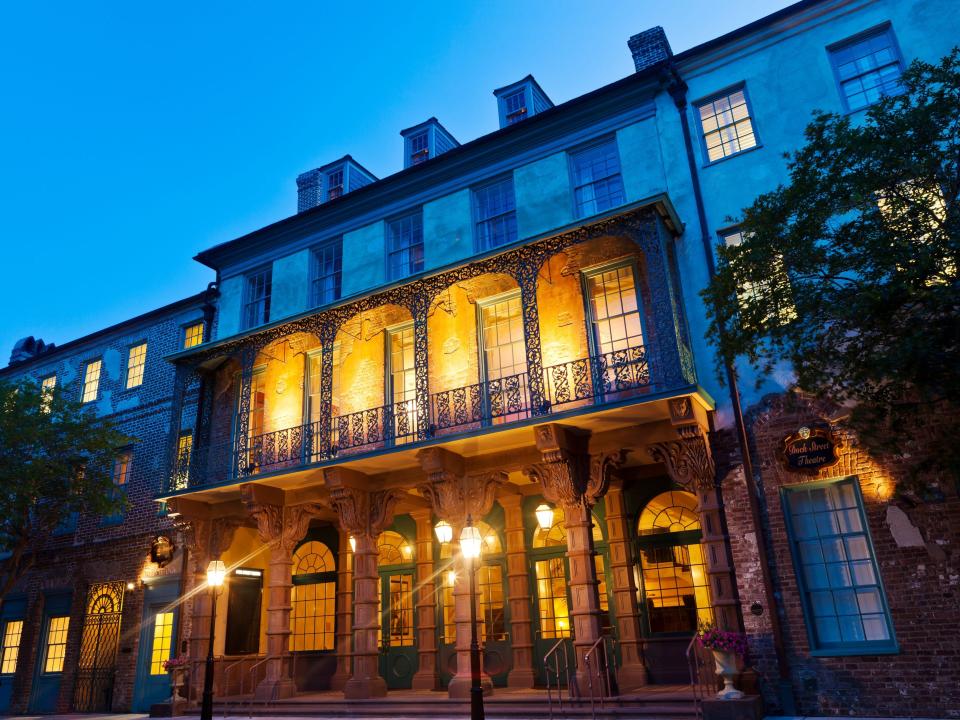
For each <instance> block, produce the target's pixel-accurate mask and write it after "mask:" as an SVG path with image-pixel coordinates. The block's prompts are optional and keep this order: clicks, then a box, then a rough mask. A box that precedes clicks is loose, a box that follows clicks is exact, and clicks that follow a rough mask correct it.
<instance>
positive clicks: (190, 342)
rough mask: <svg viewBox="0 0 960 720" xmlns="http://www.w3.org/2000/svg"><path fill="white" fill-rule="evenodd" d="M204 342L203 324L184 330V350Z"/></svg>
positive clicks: (188, 326) (199, 323)
mask: <svg viewBox="0 0 960 720" xmlns="http://www.w3.org/2000/svg"><path fill="white" fill-rule="evenodd" d="M202 342H203V323H202V322H198V323H194V324H193V325H187V327H185V328H184V329H183V349H184V350H186V349H187V348H192V347H196V346H197V345H199V344H201V343H202Z"/></svg>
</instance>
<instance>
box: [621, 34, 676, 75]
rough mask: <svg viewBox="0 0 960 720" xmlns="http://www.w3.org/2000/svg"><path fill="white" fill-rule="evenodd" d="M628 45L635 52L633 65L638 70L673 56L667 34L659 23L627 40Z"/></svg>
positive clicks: (640, 70)
mask: <svg viewBox="0 0 960 720" xmlns="http://www.w3.org/2000/svg"><path fill="white" fill-rule="evenodd" d="M627 47H629V48H630V52H631V53H632V54H633V65H634V67H636V69H637V72H642V71H643V70H646V69H647V68H649V67H652V66H654V65H656V64H657V63H661V62H663V61H664V60H668V59H669V58H671V57H673V50H671V49H670V42H669V41H668V40H667V34H666V33H665V32H664V31H663V28H662V27H660V26H659V25H657V26H656V27H652V28H650V29H649V30H644V31H643V32H641V33H637V34H636V35H634V36H633V37H632V38H630V39H629V40H627Z"/></svg>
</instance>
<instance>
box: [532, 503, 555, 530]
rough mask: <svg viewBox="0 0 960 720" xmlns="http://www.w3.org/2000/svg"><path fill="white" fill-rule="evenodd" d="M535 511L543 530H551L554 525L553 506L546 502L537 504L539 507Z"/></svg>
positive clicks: (538, 523)
mask: <svg viewBox="0 0 960 720" xmlns="http://www.w3.org/2000/svg"><path fill="white" fill-rule="evenodd" d="M534 513H535V514H536V516H537V525H539V526H540V529H541V530H549V529H550V528H552V527H553V508H552V507H550V506H549V505H547V504H546V503H540V504H539V505H537V509H536V510H534Z"/></svg>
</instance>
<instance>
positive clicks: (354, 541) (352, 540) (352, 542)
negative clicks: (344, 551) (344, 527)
mask: <svg viewBox="0 0 960 720" xmlns="http://www.w3.org/2000/svg"><path fill="white" fill-rule="evenodd" d="M348 539H349V541H350V552H356V551H357V539H356V538H355V537H354V536H353V535H351V536H350V537H349V538H348Z"/></svg>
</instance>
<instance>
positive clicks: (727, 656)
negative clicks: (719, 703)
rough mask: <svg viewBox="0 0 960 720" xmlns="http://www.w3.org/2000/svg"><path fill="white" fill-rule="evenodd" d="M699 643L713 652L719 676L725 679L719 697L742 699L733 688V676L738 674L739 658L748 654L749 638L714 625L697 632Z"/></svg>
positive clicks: (741, 694)
mask: <svg viewBox="0 0 960 720" xmlns="http://www.w3.org/2000/svg"><path fill="white" fill-rule="evenodd" d="M697 642H698V643H699V644H700V647H704V648H707V649H708V650H710V651H712V652H713V659H714V662H715V663H716V665H717V675H720V676H721V677H722V678H723V689H722V690H721V691H720V692H718V693H717V697H718V698H721V699H723V700H736V699H738V698H742V697H743V693H742V692H740V691H739V690H737V689H736V688H735V687H734V686H733V676H734V675H736V674H737V658H740V657H743V656H744V655H746V654H747V636H746V635H744V634H743V633H737V632H729V631H727V630H720V629H719V628H717V627H716V626H714V625H702V626H701V627H700V630H699V631H698V632H697Z"/></svg>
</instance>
